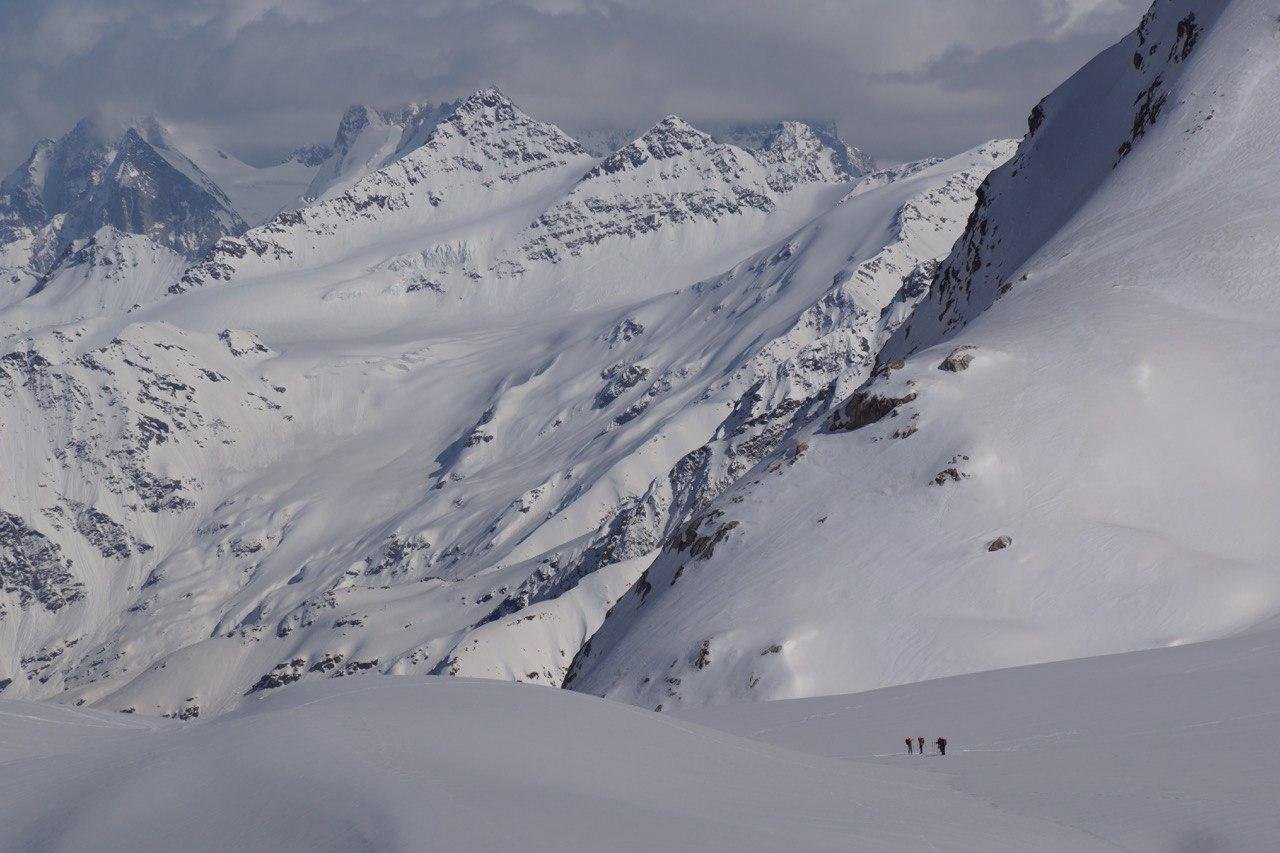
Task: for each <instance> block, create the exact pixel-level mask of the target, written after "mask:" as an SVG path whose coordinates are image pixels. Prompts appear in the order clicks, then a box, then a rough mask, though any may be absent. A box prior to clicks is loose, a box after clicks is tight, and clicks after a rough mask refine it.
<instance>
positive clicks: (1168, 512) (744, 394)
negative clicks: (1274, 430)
mask: <svg viewBox="0 0 1280 853" xmlns="http://www.w3.org/2000/svg"><path fill="white" fill-rule="evenodd" d="M1277 32H1280V30H1278V29H1277V26H1276V24H1275V21H1274V16H1270V17H1268V13H1267V10H1266V4H1265V3H1264V2H1262V0H1233V2H1230V3H1225V4H1205V3H1202V2H1194V0H1157V2H1156V3H1155V4H1154V5H1153V6H1152V8H1151V11H1150V12H1149V13H1148V14H1147V16H1146V17H1145V18H1144V19H1143V20H1142V22H1141V25H1140V26H1139V27H1138V29H1137V30H1135V32H1134V33H1132V34H1131V35H1129V36H1128V37H1126V39H1125V40H1123V41H1122V42H1120V43H1119V44H1118V45H1116V46H1115V47H1113V48H1111V49H1110V50H1108V51H1106V52H1104V53H1103V54H1101V55H1100V56H1099V57H1098V58H1096V59H1095V60H1093V61H1092V62H1090V63H1089V64H1088V65H1087V66H1085V67H1084V68H1083V69H1081V71H1080V72H1078V73H1077V74H1076V75H1075V76H1073V77H1072V78H1071V79H1070V80H1068V81H1067V82H1066V83H1064V84H1063V86H1062V87H1060V88H1059V89H1058V90H1057V91H1055V92H1054V93H1052V94H1051V95H1050V96H1048V97H1047V98H1046V99H1045V100H1044V101H1043V102H1041V104H1039V105H1038V106H1036V107H1035V108H1034V110H1033V111H1032V112H1031V116H1030V120H1029V126H1028V133H1027V135H1026V137H1025V138H1024V139H1023V140H1021V142H1016V141H1009V140H995V141H992V142H989V143H986V144H984V145H981V146H978V147H976V148H974V149H973V150H970V151H967V152H963V153H961V154H958V155H954V156H951V157H946V158H932V159H929V160H925V161H921V162H918V163H909V164H900V165H897V166H893V167H891V168H885V169H880V170H876V169H875V168H874V165H873V164H872V163H871V162H870V161H869V160H868V159H867V158H866V157H865V156H864V155H862V154H861V153H860V152H859V151H858V150H857V149H855V148H853V147H852V146H850V145H848V144H847V143H846V142H844V141H843V140H841V139H840V138H839V137H838V136H836V135H835V134H834V133H833V132H832V129H831V128H827V127H822V126H818V125H814V124H810V123H805V122H783V123H782V124H781V125H779V126H777V127H775V128H773V129H772V130H771V131H770V133H768V134H767V135H761V134H747V133H746V132H745V131H743V133H742V134H740V136H741V138H740V139H738V140H737V141H735V138H734V137H733V136H732V135H729V134H726V133H724V132H718V133H713V132H707V131H706V130H705V129H699V128H697V127H695V126H693V125H692V124H691V123H689V122H687V121H685V120H683V119H681V118H680V117H678V116H668V117H666V118H664V119H662V120H661V121H659V122H658V123H657V124H655V125H654V126H653V127H652V128H649V129H647V130H644V131H643V132H640V133H637V134H635V135H634V136H633V137H632V138H629V139H625V140H616V141H615V142H614V144H611V145H610V146H609V149H610V150H608V151H601V150H599V149H598V148H597V146H598V144H599V140H598V139H597V140H594V141H592V144H590V145H587V146H584V144H583V143H582V142H581V141H580V140H578V139H576V138H574V137H573V136H572V135H570V134H568V133H566V132H565V131H564V130H562V129H561V128H558V127H556V126H555V125H552V124H548V123H546V122H543V121H540V120H538V119H536V118H534V117H532V116H530V115H528V114H526V113H525V112H523V111H522V110H521V109H520V108H519V107H518V106H517V105H516V104H514V103H513V102H512V101H511V100H510V99H508V98H507V97H506V96H505V95H504V94H503V93H502V92H500V91H498V90H497V89H493V88H489V89H484V90H481V91H479V92H476V93H474V94H472V95H470V96H468V97H465V98H462V99H459V100H457V101H454V102H449V103H446V104H441V105H428V104H420V105H411V106H409V107H406V108H404V109H399V110H376V109H372V108H370V107H356V108H353V109H351V110H349V111H348V112H347V114H346V115H345V116H344V117H343V118H342V121H341V123H340V126H339V129H338V132H337V134H336V136H335V139H334V141H333V143H332V144H331V145H328V146H322V147H312V148H307V149H300V150H299V152H297V153H296V154H295V155H293V156H291V157H290V158H289V159H288V160H287V161H286V162H284V163H282V164H278V165H276V166H272V167H269V168H266V169H256V168H254V167H251V166H248V165H247V164H244V163H241V162H240V161H238V160H235V159H234V158H233V157H232V156H231V155H229V154H227V153H226V152H222V151H220V150H218V149H215V148H210V147H208V146H201V145H198V144H195V143H193V142H190V141H186V140H185V139H184V138H182V136H181V134H179V133H177V132H175V131H173V130H171V129H168V128H166V127H164V126H163V125H162V124H160V123H159V122H157V121H154V120H141V121H132V122H124V123H110V122H106V121H101V120H100V121H88V122H82V123H81V125H78V126H77V128H76V129H75V130H73V131H72V132H71V133H70V134H68V135H67V136H66V137H64V138H63V139H61V140H57V141H49V142H42V143H40V144H39V145H38V146H37V148H36V152H35V153H34V154H33V155H32V158H31V159H30V160H29V161H28V162H27V163H25V164H24V165H23V166H22V167H21V168H19V169H18V170H17V171H16V172H15V173H14V174H13V175H11V176H10V177H9V178H6V179H5V181H4V184H3V190H2V191H0V252H3V263H4V265H5V275H6V281H7V284H6V285H5V287H6V288H7V290H6V291H5V294H4V297H3V299H2V300H0V304H3V305H4V306H5V307H3V308H0V425H2V426H3V430H0V582H2V585H3V592H2V593H0V652H3V655H0V690H3V691H4V692H3V695H4V696H5V697H6V698H12V697H18V698H22V699H29V698H57V699H58V700H59V701H64V702H76V703H80V702H83V703H85V704H88V705H92V706H95V707H97V708H100V709H105V710H121V711H124V710H131V711H135V712H137V713H143V714H152V715H159V714H165V715H170V716H176V717H179V718H183V719H190V718H193V717H197V716H199V717H208V716H210V715H211V714H216V713H220V712H224V711H228V710H231V709H234V708H236V707H238V706H240V705H242V704H245V703H246V702H249V701H252V700H254V699H256V698H257V697H260V696H262V695H271V694H272V692H273V691H275V690H277V689H278V688H281V687H283V686H284V685H287V684H290V683H292V682H297V681H320V680H322V679H328V678H333V677H340V676H347V675H354V674H357V673H365V672H369V673H372V672H378V673H387V674H451V675H463V676H466V675H472V676H482V677H488V678H501V679H508V680H516V681H526V682H533V683H537V684H543V685H552V686H569V687H572V688H574V689H577V690H581V691H585V692H591V693H596V694H600V695H605V696H609V697H612V698H618V699H622V700H625V701H628V702H632V703H635V704H639V705H642V706H645V707H649V708H661V709H662V710H664V711H669V710H674V709H677V708H680V707H691V706H699V705H704V704H713V703H719V702H724V701H730V700H757V699H774V698H791V697H798V696H809V695H815V694H828V693H840V692H847V691H850V690H855V689H863V688H874V687H881V686H884V685H889V684H898V683H903V682H910V681H918V680H921V679H925V678H930V677H935V676H941V675H950V674H956V673H961V672H969V671H974V670H980V669H990V668H994V667H1001V666H1009V665H1015V664H1022V663H1032V662H1037V661H1047V660H1055V659H1061V658H1066V657H1074V656H1085V655H1096V654H1105V653H1110V652H1119V651H1127V650H1132V649H1139V648H1151V647H1156V646H1162V645H1169V644H1174V643H1185V642H1190V641H1195V640H1204V639H1211V638H1215V637H1221V636H1224V635H1227V634H1231V633H1235V632H1239V631H1243V630H1248V629H1250V628H1251V627H1253V626H1255V625H1258V624H1261V623H1263V622H1265V621H1266V620H1269V619H1272V618H1275V617H1276V616H1277V615H1280V576H1277V575H1276V573H1275V572H1274V570H1273V567H1272V564H1273V562H1274V557H1275V555H1276V553H1277V547H1276V545H1277V543H1276V542H1275V537H1274V534H1273V532H1272V529H1271V528H1272V524H1271V521H1270V519H1271V518H1272V517H1273V516H1274V515H1275V514H1276V513H1275V510H1277V509H1280V492H1277V491H1276V488H1275V486H1274V484H1275V483H1276V482H1280V478H1276V477H1273V476H1271V474H1270V471H1271V468H1272V467H1274V464H1275V463H1276V459H1275V454H1274V452H1273V451H1272V449H1271V446H1270V443H1268V442H1267V440H1266V435H1267V431H1266V424H1267V423H1268V422H1269V419H1270V418H1269V414H1270V413H1271V412H1272V410H1273V409H1274V406H1273V402H1274V400H1273V398H1275V397H1276V393H1273V391H1274V390H1275V388H1276V386H1275V382H1274V380H1273V379H1272V378H1271V377H1270V376H1269V374H1268V369H1267V365H1268V364H1269V362H1270V359H1269V357H1268V356H1269V355H1270V352H1271V349H1272V348H1273V346H1274V342H1273V341H1272V337H1273V336H1272V335H1271V334H1270V331H1269V330H1270V320H1269V319H1268V318H1269V317H1270V316H1271V314H1273V313H1275V311H1276V310H1277V309H1278V306H1276V305H1275V304H1274V302H1275V300H1274V299H1273V298H1272V296H1271V290H1272V288H1270V287H1269V279H1268V275H1269V270H1270V269H1271V268H1272V264H1271V263H1270V255H1271V253H1272V252H1271V249H1270V248H1269V246H1270V245H1271V241H1268V240H1267V239H1265V237H1266V235H1268V234H1272V233H1275V232H1276V230H1277V226H1280V221H1276V220H1278V219H1280V212H1278V211H1280V205H1277V204H1276V199H1274V198H1272V196H1273V195H1274V192H1273V191H1272V189H1271V183H1270V182H1268V181H1267V180H1266V179H1265V178H1266V176H1267V175H1269V174H1270V173H1271V171H1272V170H1274V169H1275V168H1276V167H1275V166H1274V164H1273V162H1272V160H1273V158H1272V157H1271V152H1270V147H1269V140H1270V139H1273V138H1275V127H1274V123H1275V119H1274V118H1273V117H1272V111H1270V110H1268V109H1265V108H1263V105H1265V104H1266V103H1268V102H1269V101H1268V100H1267V96H1268V95H1269V94H1270V92H1271V91H1272V90H1273V89H1275V88H1276V87H1277V86H1280V83H1278V82H1277V74H1276V65H1277V60H1276V59H1275V51H1274V45H1275V39H1276V38H1277ZM738 142H744V143H748V144H738ZM1269 389H1271V390H1269Z"/></svg>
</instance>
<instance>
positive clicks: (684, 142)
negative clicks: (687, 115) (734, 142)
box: [583, 115, 717, 181]
mask: <svg viewBox="0 0 1280 853" xmlns="http://www.w3.org/2000/svg"><path fill="white" fill-rule="evenodd" d="M716 144H717V143H716V141H715V140H714V139H713V138H712V137H711V134H709V133H703V132H702V131H701V130H698V129H697V128H696V127H694V126H693V125H691V124H689V122H687V121H685V120H684V119H682V118H680V117H679V116H676V115H669V116H667V117H666V118H664V119H662V121H660V122H658V123H657V124H655V125H654V126H653V127H651V128H649V130H647V131H645V133H644V134H643V135H641V136H640V137H639V138H638V139H636V140H634V141H633V142H631V143H630V144H629V145H626V146H624V147H622V148H620V149H619V150H617V151H615V152H614V153H613V154H611V155H609V156H608V157H606V158H605V159H604V160H602V161H601V162H600V164H599V165H598V166H596V168H594V169H592V170H591V171H590V172H588V173H587V174H586V175H584V176H583V180H584V181H586V180H591V179H593V178H598V177H600V176H601V175H612V174H615V173H617V172H622V171H625V170H627V169H634V168H637V167H639V166H642V165H643V164H645V163H648V162H650V161H654V160H667V159H670V158H672V157H679V156H680V155H682V154H686V153H688V152H690V151H704V150H706V149H707V148H711V147H712V146H714V145H716Z"/></svg>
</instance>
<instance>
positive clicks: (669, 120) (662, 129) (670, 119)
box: [640, 114, 711, 139]
mask: <svg viewBox="0 0 1280 853" xmlns="http://www.w3.org/2000/svg"><path fill="white" fill-rule="evenodd" d="M670 133H681V134H683V133H689V134H694V135H696V136H699V137H705V138H706V139H711V134H709V133H707V132H705V131H702V130H699V129H698V128H696V127H694V126H693V125H692V124H690V123H689V122H687V121H685V120H684V119H683V118H681V117H680V116H678V115H675V114H672V115H669V116H666V117H665V118H663V119H662V120H661V121H659V122H658V123H657V124H655V125H654V126H653V127H651V128H649V130H647V131H646V132H645V133H644V136H641V137H640V138H641V139H644V138H645V137H648V136H656V135H660V134H670Z"/></svg>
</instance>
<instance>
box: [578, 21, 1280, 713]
mask: <svg viewBox="0 0 1280 853" xmlns="http://www.w3.org/2000/svg"><path fill="white" fill-rule="evenodd" d="M1277 38H1280V25H1278V24H1277V22H1276V19H1275V16H1274V14H1272V10H1271V9H1270V6H1269V4H1267V3H1264V2H1254V0H1234V2H1229V3H1196V2H1190V0H1159V1H1158V2H1156V3H1155V4H1154V5H1153V7H1152V9H1151V11H1150V12H1149V13H1148V15H1147V16H1146V17H1145V18H1144V19H1143V22H1142V25H1141V26H1140V28H1139V29H1138V30H1137V31H1135V32H1134V33H1133V34H1131V35H1130V36H1128V37H1127V38H1125V39H1124V40H1123V41H1121V42H1120V43H1119V44H1118V45H1116V46H1115V47H1113V48H1111V49H1109V50H1108V51H1106V52H1104V53H1103V54H1101V55H1100V56H1099V57H1098V58H1096V59H1095V60H1093V61H1092V62H1090V63H1089V64H1088V65H1087V66H1086V67H1085V68H1083V69H1082V70H1081V71H1080V72H1078V73H1077V74H1076V75H1075V76H1073V77H1072V78H1071V79H1070V80H1068V81H1067V82H1066V83H1065V84H1063V86H1062V87H1061V88H1060V89H1058V90H1057V91H1056V92H1054V93H1053V94H1051V95H1050V96H1049V97H1048V98H1046V99H1045V100H1044V101H1043V102H1042V103H1041V104H1040V105H1039V107H1037V109H1036V110H1035V112H1034V113H1033V115H1032V120H1031V133H1030V134H1029V136H1028V137H1027V138H1026V139H1025V140H1024V141H1023V143H1022V145H1021V146H1020V148H1019V152H1018V155H1017V156H1016V157H1015V158H1014V159H1013V160H1012V161H1010V162H1009V163H1008V164H1007V165H1005V166H1003V167H1002V168H1000V169H998V170H997V171H996V172H995V173H993V174H992V176H991V177H990V179H989V180H988V182H987V184H986V185H985V186H984V187H983V188H982V190H981V193H980V201H979V204H978V206H977V209H976V211H975V213H974V215H973V217H972V219H971V221H970V224H969V226H968V228H967V230H966V233H965V235H964V237H963V238H962V239H961V241H960V242H959V243H958V244H957V246H956V249H955V251H954V252H953V253H952V255H951V257H950V259H949V260H948V261H946V262H945V263H944V265H943V268H942V270H941V272H940V273H939V274H938V276H937V277H936V278H935V279H934V281H933V284H932V285H931V287H930V290H929V293H928V295H927V296H925V298H924V301H922V302H921V303H920V305H919V306H918V307H917V309H916V311H915V313H914V314H913V315H912V318H911V320H910V321H909V322H908V323H906V324H905V325H903V326H902V327H900V328H899V329H898V330H897V331H896V332H895V333H894V335H893V336H892V337H891V339H890V340H889V342H888V344H887V345H886V350H885V352H884V353H882V354H881V356H880V359H879V364H880V367H879V369H878V371H877V372H876V375H875V376H874V377H873V378H872V379H871V380H870V381H869V382H868V383H867V384H866V386H865V387H863V388H862V389H860V390H859V391H857V392H856V393H854V394H853V395H851V396H849V397H848V399H847V400H845V401H844V403H843V404H842V405H841V406H840V408H839V411H838V412H837V413H836V414H835V415H834V416H833V417H831V418H824V419H821V420H818V421H815V422H814V423H813V424H812V425H811V427H810V428H809V429H807V430H805V431H802V432H801V433H800V434H799V435H797V436H796V437H795V439H794V440H793V441H792V442H790V443H789V444H788V445H787V446H784V447H783V448H782V449H781V450H779V451H778V452H777V453H776V454H775V456H774V458H772V459H770V460H766V461H765V462H764V463H762V464H761V465H760V466H759V467H758V468H757V469H756V470H755V471H753V472H752V473H751V474H749V475H747V476H745V477H744V478H742V479H741V480H740V481H738V483H737V484H736V485H735V486H734V487H733V488H731V489H730V490H728V491H727V492H726V493H725V494H724V495H722V496H721V497H720V498H718V499H717V500H716V501H715V502H714V503H713V504H711V505H710V506H709V507H707V508H706V509H705V510H704V511H703V512H702V513H701V514H700V516H699V517H698V518H697V519H696V520H695V521H694V522H693V523H691V524H689V525H688V526H687V528H685V529H684V530H683V531H682V532H681V534H680V535H679V536H677V537H676V538H675V539H674V540H672V541H670V542H668V543H667V545H666V547H665V549H664V551H663V553H662V554H661V555H660V556H659V557H658V558H657V559H656V561H655V562H654V564H653V566H652V567H651V568H650V569H649V570H648V572H647V574H646V575H645V576H644V577H643V578H642V579H641V580H640V581H638V582H637V585H636V586H635V587H634V588H633V589H632V590H631V591H630V592H629V593H628V594H627V595H626V596H625V597H624V598H623V599H622V600H621V601H620V602H619V603H618V604H617V605H615V607H614V608H613V610H612V612H611V615H610V616H609V617H607V618H606V620H605V622H604V625H603V627H602V628H601V630H600V631H599V632H597V634H596V635H595V636H594V637H593V639H592V641H591V644H590V648H589V649H588V650H584V651H583V652H582V653H580V654H579V656H578V659H577V660H576V661H575V663H574V673H573V674H572V675H571V677H570V679H569V683H570V685H571V686H572V687H574V688H575V689H581V690H585V691H588V692H593V693H597V694H603V695H608V696H611V697H614V698H619V699H623V700H626V701H630V702H635V703H638V704H643V705H646V706H648V707H655V706H658V705H663V706H665V708H667V709H668V710H669V709H672V708H677V707H681V706H689V705H702V704H708V703H720V702H727V701H736V700H748V699H771V698H787V697H798V696H809V695H818V694H828V693H839V692H847V691H849V690H856V689H866V688H874V687H878V686H883V685H891V684H898V683H904V682H911V681H918V680H921V679H925V678H931V677H936V676H943V675H949V674H955V673H962V672H970V671H977V670H985V669H992V668H996V667H1004V666H1013V665H1018V664H1025V663H1032V662H1038V661H1048V660H1055V659H1063V658H1073V657H1087V656H1092V655H1098V654H1106V653H1111V652H1121V651H1126V650H1134V649H1142V648H1152V647H1159V646H1165V645H1169V644H1172V643H1185V642H1189V641H1195V640H1205V639H1211V638H1215V637H1222V636H1226V635H1229V634H1233V633H1236V632H1240V631H1243V630H1247V629H1249V628H1251V627H1252V626H1255V625H1258V624H1260V623H1262V622H1264V621H1265V620H1268V619H1271V618H1274V617H1276V616H1277V614H1280V572H1277V568H1276V567H1277V565H1278V564H1280V563H1278V560H1277V557H1280V541H1278V540H1277V527H1276V525H1275V524H1274V519H1275V517H1276V516H1277V513H1280V468H1278V466H1280V457H1278V456H1277V450H1276V443H1275V442H1274V441H1273V440H1272V439H1271V438H1270V435H1271V432H1272V430H1271V427H1270V425H1271V424H1272V423H1273V422H1274V421H1275V419H1276V417H1277V414H1280V382H1277V379H1276V376H1275V373H1274V371H1272V370H1271V369H1270V365H1271V364H1272V363H1273V361H1274V360H1275V359H1276V358H1277V356H1278V355H1280V352H1278V351H1277V342H1278V341H1280V339H1278V338H1277V337H1276V335H1275V330H1276V328H1277V324H1278V323H1280V298H1278V297H1277V291H1276V289H1275V287H1274V286H1273V283H1274V270H1275V269H1276V268H1277V265H1278V264H1280V257H1277V254H1278V253H1277V250H1276V247H1275V241H1274V240H1271V239H1270V238H1269V237H1268V236H1267V235H1273V234H1275V233H1280V191H1277V187H1280V174H1277V169H1280V166H1278V165H1277V161H1276V160H1275V157H1274V151H1273V148H1274V145H1273V143H1274V140H1275V139H1276V138H1278V136H1280V134H1278V132H1277V131H1278V130H1280V128H1277V119H1276V117H1275V112H1274V111H1273V110H1271V109H1270V108H1269V106H1268V105H1269V104H1271V103H1272V102H1273V101H1274V99H1275V97H1276V96H1277V94H1280V54H1277V52H1276V50H1275V45H1276V43H1277V41H1276V40H1277Z"/></svg>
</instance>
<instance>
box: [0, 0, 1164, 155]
mask: <svg viewBox="0 0 1280 853" xmlns="http://www.w3.org/2000/svg"><path fill="white" fill-rule="evenodd" d="M1147 5H1149V0H0V173H3V172H7V171H9V169H10V168H12V167H13V166H15V165H17V163H18V162H19V161H20V160H21V159H22V158H24V157H25V156H26V154H27V152H28V151H29V150H30V147H31V144H32V143H33V142H34V141H35V140H36V139H38V138H39V137H41V136H57V135H60V134H61V133H63V132H65V131H66V130H67V129H68V128H69V127H70V126H71V125H72V124H74V123H75V121H76V119H77V118H79V117H80V116H81V115H83V114H85V113H87V112H89V111H90V110H93V109H95V108H106V109H110V110H117V111H125V112H129V113H148V112H149V113H155V114H157V115H159V116H161V117H162V118H164V119H166V120H167V121H170V122H172V123H176V124H179V125H183V126H188V127H190V128H192V129H194V130H196V131H197V132H198V133H200V134H201V135H203V136H205V137H206V138H207V139H209V140H210V141H213V142H216V143H217V144H219V145H222V146H223V147H226V148H228V150H231V151H233V152H235V153H237V154H240V155H241V156H243V157H245V158H246V159H250V160H256V161H259V162H260V161H262V160H263V159H264V158H267V157H270V156H272V155H273V154H276V153H278V152H281V151H284V150H288V149H290V148H292V147H295V146H296V145H298V144H301V143H305V142H319V141H329V140H330V139H332V136H333V132H334V129H335V127H336V122H337V119H338V117H339V115H340V114H341V112H342V110H343V108H344V107H346V106H347V105H348V104H351V103H356V102H364V103H370V104H374V105H392V104H395V103H398V102H404V101H407V100H440V99H444V98H447V97H454V96H458V95H463V94H466V93H468V92H470V91H473V90H474V89H476V88H479V87H481V86H484V85H488V84H491V83H493V84H497V85H498V86H499V87H501V88H502V90H503V91H504V92H506V93H507V94H508V95H509V96H511V97H512V98H513V99H514V100H515V101H516V102H517V103H518V104H519V105H520V106H521V107H523V108H524V109H525V110H526V111H527V112H529V113H531V114H532V115H534V116H535V117H537V118H541V119H545V120H548V121H554V122H557V123H560V124H563V125H565V126H566V127H569V128H575V127H583V126H596V125H620V126H625V127H630V126H637V125H647V124H649V123H652V122H653V121H656V120H657V119H658V118H661V117H662V116H663V115H665V114H667V113H679V114H681V115H683V116H685V117H686V118H689V119H690V120H691V121H693V122H694V123H695V124H696V123H697V121H698V119H707V120H724V119H742V120H776V119H779V118H787V117H830V118H832V119H834V120H836V121H838V122H839V125H840V129H841V135H843V136H844V137H845V138H846V139H847V140H848V141H850V142H851V143H852V144H854V145H858V146H860V147H862V148H864V149H865V150H867V151H868V152H869V153H871V154H872V155H874V156H876V157H877V158H880V159H881V160H885V161H892V160H905V159H912V158H916V157H921V156H924V155H928V154H935V153H951V152H954V151H958V150H961V149H963V148H966V147H969V146H971V145H974V144H976V143H978V142H980V141H982V140H985V139H988V138H991V137H995V136H1019V135H1021V134H1022V132H1023V130H1024V129H1025V119H1026V114H1027V112H1028V111H1029V109H1030V107H1031V106H1032V105H1033V104H1034V103H1035V102H1036V101H1037V100H1039V99H1040V97H1041V96H1042V95H1044V94H1045V93H1046V92H1048V91H1049V90H1050V89H1052V88H1053V87H1054V86H1055V85H1057V84H1058V83H1059V82H1061V81H1062V80H1064V79H1065V78H1066V77H1067V76H1069V75H1070V74H1071V72H1072V71H1074V70H1075V69H1076V68H1078V67H1079V66H1080V64H1081V63H1083V62H1084V61H1085V60H1087V59H1088V58H1089V57H1091V56H1092V55H1094V54H1095V53H1097V52H1098V51H1099V50H1101V49H1103V48H1105V47H1106V46H1108V45H1109V44H1111V43H1113V42H1114V41H1116V40H1117V39H1118V38H1119V37H1120V36H1122V35H1123V34H1124V33H1125V32H1127V31H1128V30H1130V29H1132V28H1133V27H1134V26H1135V25H1136V24H1137V21H1138V19H1139V18H1140V16H1141V14H1142V12H1143V11H1144V10H1145V8H1146V6H1147Z"/></svg>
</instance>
